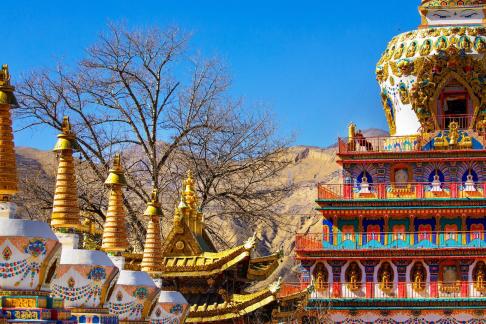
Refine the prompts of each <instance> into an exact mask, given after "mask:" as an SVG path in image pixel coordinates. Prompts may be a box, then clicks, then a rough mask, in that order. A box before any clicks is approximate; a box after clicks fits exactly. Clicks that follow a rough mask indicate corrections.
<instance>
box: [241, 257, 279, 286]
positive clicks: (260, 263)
mask: <svg viewBox="0 0 486 324" xmlns="http://www.w3.org/2000/svg"><path fill="white" fill-rule="evenodd" d="M281 257H282V253H281V252H280V251H279V252H277V253H274V254H271V255H268V256H264V257H259V258H254V259H250V264H249V267H248V272H247V275H246V277H247V279H249V280H260V281H261V280H265V279H267V278H268V277H269V276H270V275H271V274H272V273H273V272H274V271H275V270H276V269H277V268H278V266H279V264H280V259H281Z"/></svg>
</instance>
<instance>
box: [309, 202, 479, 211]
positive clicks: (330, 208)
mask: <svg viewBox="0 0 486 324" xmlns="http://www.w3.org/2000/svg"><path fill="white" fill-rule="evenodd" d="M485 202H486V200H485ZM485 208H486V207H485V206H372V207H370V206H353V207H317V208H315V210H355V209H366V210H376V209H405V210H406V209H485Z"/></svg>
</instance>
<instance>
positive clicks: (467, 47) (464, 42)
mask: <svg viewBox="0 0 486 324" xmlns="http://www.w3.org/2000/svg"><path fill="white" fill-rule="evenodd" d="M459 48H460V49H462V50H464V51H466V52H470V51H471V48H472V46H471V41H470V40H469V38H467V37H462V38H461V41H460V42H459Z"/></svg>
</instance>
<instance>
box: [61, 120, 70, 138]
mask: <svg viewBox="0 0 486 324" xmlns="http://www.w3.org/2000/svg"><path fill="white" fill-rule="evenodd" d="M61 129H62V132H63V133H64V134H65V135H71V134H72V131H71V123H70V122H69V116H64V118H63V119H62V128H61Z"/></svg>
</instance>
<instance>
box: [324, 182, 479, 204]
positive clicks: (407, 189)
mask: <svg viewBox="0 0 486 324" xmlns="http://www.w3.org/2000/svg"><path fill="white" fill-rule="evenodd" d="M484 198H486V183H479V182H478V183H475V182H449V183H446V182H442V183H431V182H410V183H399V184H398V183H369V184H323V183H320V184H318V201H329V200H331V201H333V200H336V201H339V200H367V199H368V200H369V199H372V200H410V199H484Z"/></svg>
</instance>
